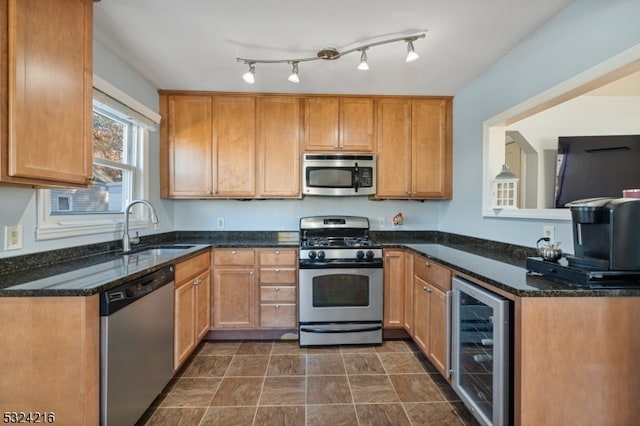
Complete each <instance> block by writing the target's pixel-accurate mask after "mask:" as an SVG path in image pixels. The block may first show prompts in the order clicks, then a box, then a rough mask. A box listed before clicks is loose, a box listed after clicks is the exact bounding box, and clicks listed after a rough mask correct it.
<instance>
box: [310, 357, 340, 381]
mask: <svg viewBox="0 0 640 426" xmlns="http://www.w3.org/2000/svg"><path fill="white" fill-rule="evenodd" d="M329 374H331V375H338V374H346V371H345V369H344V362H343V360H342V355H340V354H309V355H307V375H308V376H317V375H329Z"/></svg>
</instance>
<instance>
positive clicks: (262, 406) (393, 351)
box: [138, 340, 477, 426]
mask: <svg viewBox="0 0 640 426" xmlns="http://www.w3.org/2000/svg"><path fill="white" fill-rule="evenodd" d="M138 424H139V425H148V426H151V425H171V426H174V425H185V426H186V425H217V426H223V425H269V426H272V425H294V426H297V425H323V426H324V425H393V426H396V425H438V426H440V425H476V424H477V422H476V421H475V419H473V417H472V416H471V415H470V414H469V412H468V411H467V409H466V408H465V407H464V405H463V404H462V403H461V402H460V401H459V399H458V397H457V395H456V394H455V393H454V392H453V391H452V390H451V387H450V386H449V384H448V383H447V382H446V381H445V380H444V379H443V378H442V376H440V374H439V373H437V372H436V370H435V369H434V367H433V366H432V365H431V364H430V363H429V361H428V360H427V359H426V358H425V357H424V355H422V353H420V352H419V351H418V349H417V348H416V346H415V345H414V344H413V343H412V342H411V341H406V340H390V341H385V342H384V343H383V344H382V345H381V346H340V347H338V346H335V347H319V348H315V347H314V348H300V347H299V346H298V342H297V341H275V342H271V341H269V342H203V343H202V344H201V345H200V346H199V347H198V349H197V350H196V351H195V353H194V354H193V355H192V356H191V358H190V359H189V360H188V361H187V362H186V363H185V366H184V367H183V368H182V369H181V370H180V371H179V372H178V373H177V374H176V376H175V377H174V378H173V379H172V381H171V382H170V383H169V384H168V385H167V387H166V388H165V389H164V391H163V392H162V394H161V395H160V396H159V397H158V398H157V399H156V400H155V401H154V403H153V404H152V406H151V407H150V408H149V409H148V410H147V412H146V413H145V415H144V416H143V417H142V419H141V420H140V421H139V422H138Z"/></svg>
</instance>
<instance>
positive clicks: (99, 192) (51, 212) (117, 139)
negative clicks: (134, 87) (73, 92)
mask: <svg viewBox="0 0 640 426" xmlns="http://www.w3.org/2000/svg"><path fill="white" fill-rule="evenodd" d="M94 86H96V87H94V95H93V177H94V181H93V185H92V188H88V189H81V188H53V189H43V190H39V191H38V196H37V204H38V226H37V228H36V238H37V239H38V240H46V239H54V238H64V237H71V236H80V235H88V234H97V233H107V232H113V233H116V235H114V237H115V238H119V237H120V235H119V233H120V232H122V221H123V217H122V215H123V211H124V209H125V207H126V205H127V204H128V203H129V202H130V201H131V200H134V199H138V198H147V186H148V185H147V181H148V176H147V167H146V164H147V161H146V153H147V144H148V138H149V132H150V131H154V130H155V124H156V123H157V122H159V116H157V114H155V113H154V112H153V111H145V112H147V114H141V113H140V112H138V111H139V110H146V107H144V106H142V105H141V104H139V103H138V102H136V101H135V100H133V99H131V98H129V97H128V96H127V95H125V94H123V93H122V92H120V91H119V90H118V89H116V88H114V87H113V86H111V85H110V84H108V83H106V82H105V81H104V80H101V79H100V78H99V77H97V76H94ZM149 116H150V117H149ZM143 213H144V212H142V211H141V212H139V213H138V214H139V215H140V217H136V216H131V217H130V229H135V228H136V227H140V228H141V227H144V226H145V225H146V223H147V220H146V217H144V216H143ZM134 214H135V213H134Z"/></svg>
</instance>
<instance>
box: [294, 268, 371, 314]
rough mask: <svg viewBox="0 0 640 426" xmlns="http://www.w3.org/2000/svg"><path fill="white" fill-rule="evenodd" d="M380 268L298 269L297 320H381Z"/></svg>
mask: <svg viewBox="0 0 640 426" xmlns="http://www.w3.org/2000/svg"><path fill="white" fill-rule="evenodd" d="M382 283H383V269H382V268H362V267H351V268H349V267H338V268H322V269H300V281H299V296H300V297H299V309H300V317H299V318H300V322H301V323H313V322H316V323H317V322H360V321H377V322H381V321H382V315H383V310H382V303H383V302H382V298H383V288H382Z"/></svg>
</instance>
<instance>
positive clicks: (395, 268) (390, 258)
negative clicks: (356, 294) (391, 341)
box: [383, 250, 405, 327]
mask: <svg viewBox="0 0 640 426" xmlns="http://www.w3.org/2000/svg"><path fill="white" fill-rule="evenodd" d="M404 273H405V267H404V252H403V251H401V250H385V252H384V321H383V324H384V326H385V327H403V324H404V286H405V282H404Z"/></svg>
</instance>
